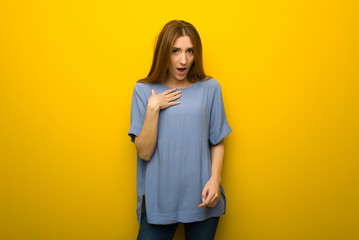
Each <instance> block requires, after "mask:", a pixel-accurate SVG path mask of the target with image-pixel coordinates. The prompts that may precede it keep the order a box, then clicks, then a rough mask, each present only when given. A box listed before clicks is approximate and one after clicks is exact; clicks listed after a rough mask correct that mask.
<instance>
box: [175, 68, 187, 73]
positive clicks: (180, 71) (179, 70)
mask: <svg viewBox="0 0 359 240" xmlns="http://www.w3.org/2000/svg"><path fill="white" fill-rule="evenodd" d="M186 69H187V68H177V71H178V72H179V73H180V74H183V73H184V72H185V71H186Z"/></svg>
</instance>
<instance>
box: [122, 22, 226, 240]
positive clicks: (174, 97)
mask: <svg viewBox="0 0 359 240" xmlns="http://www.w3.org/2000/svg"><path fill="white" fill-rule="evenodd" d="M231 131H232V129H231V127H230V126H229V124H228V122H227V118H226V114H225V110H224V105H223V99H222V92H221V87H220V84H219V83H218V82H217V81H216V80H215V79H213V78H211V77H208V76H206V75H205V73H204V70H203V65H202V44H201V39H200V37H199V34H198V32H197V30H196V29H195V27H194V26H193V25H192V24H190V23H188V22H185V21H177V20H173V21H170V22H168V23H167V24H166V25H165V26H164V27H163V29H162V31H161V33H160V34H159V36H158V39H157V43H156V48H155V53H154V57H153V62H152V67H151V70H150V72H149V74H148V76H147V77H146V78H144V79H141V80H139V81H138V82H137V83H136V85H135V87H134V91H133V95H132V103H131V126H130V130H129V132H128V135H129V136H130V137H131V141H132V142H133V143H135V146H136V149H137V218H138V221H139V224H140V229H139V232H138V239H156V240H159V239H172V237H173V236H174V233H175V231H176V228H177V225H178V223H180V222H183V223H184V225H185V235H186V239H196V240H200V239H206V240H207V239H214V236H215V233H216V229H217V225H218V221H219V217H220V216H221V215H223V214H225V211H226V198H225V193H224V190H223V188H222V186H221V173H222V165H223V158H224V144H223V139H224V137H226V136H227V135H228V134H229V133H230V132H231Z"/></svg>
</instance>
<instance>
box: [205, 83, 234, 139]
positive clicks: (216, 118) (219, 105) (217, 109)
mask: <svg viewBox="0 0 359 240" xmlns="http://www.w3.org/2000/svg"><path fill="white" fill-rule="evenodd" d="M230 132H232V129H231V127H230V126H229V124H228V122H227V117H226V113H225V110H224V103H223V98H222V90H221V86H220V85H219V83H218V84H216V87H215V90H214V93H213V100H212V106H211V112H210V123H209V142H210V144H211V145H216V144H218V143H219V142H221V141H222V140H223V138H225V137H226V136H227V135H228V134H229V133H230Z"/></svg>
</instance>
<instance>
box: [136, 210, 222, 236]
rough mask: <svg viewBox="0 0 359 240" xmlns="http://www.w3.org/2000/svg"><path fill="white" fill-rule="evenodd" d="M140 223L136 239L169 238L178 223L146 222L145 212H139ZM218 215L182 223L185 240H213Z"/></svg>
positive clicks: (173, 233)
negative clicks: (159, 223) (160, 223)
mask: <svg viewBox="0 0 359 240" xmlns="http://www.w3.org/2000/svg"><path fill="white" fill-rule="evenodd" d="M141 214H142V216H141V224H140V229H139V231H138V236H137V240H171V239H172V238H173V236H174V235H175V232H176V229H177V226H178V224H179V223H173V224H167V225H158V224H150V223H148V222H147V216H146V212H142V213H141ZM218 221H219V217H211V218H208V219H206V220H204V221H200V222H191V223H184V228H185V236H186V240H213V239H214V235H215V234H216V230H217V226H218Z"/></svg>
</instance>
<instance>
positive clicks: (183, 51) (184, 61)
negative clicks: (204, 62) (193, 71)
mask: <svg viewBox="0 0 359 240" xmlns="http://www.w3.org/2000/svg"><path fill="white" fill-rule="evenodd" d="M193 60H194V52H193V45H192V42H191V39H190V38H189V37H188V36H181V37H179V38H177V39H176V41H175V43H174V44H173V48H172V51H171V55H170V64H169V66H168V78H169V79H168V80H170V81H173V80H178V81H183V80H184V81H186V80H187V74H188V71H189V69H190V68H191V66H192V64H193Z"/></svg>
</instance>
